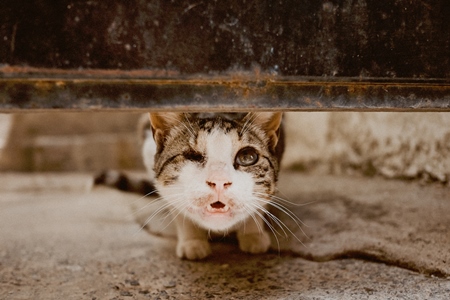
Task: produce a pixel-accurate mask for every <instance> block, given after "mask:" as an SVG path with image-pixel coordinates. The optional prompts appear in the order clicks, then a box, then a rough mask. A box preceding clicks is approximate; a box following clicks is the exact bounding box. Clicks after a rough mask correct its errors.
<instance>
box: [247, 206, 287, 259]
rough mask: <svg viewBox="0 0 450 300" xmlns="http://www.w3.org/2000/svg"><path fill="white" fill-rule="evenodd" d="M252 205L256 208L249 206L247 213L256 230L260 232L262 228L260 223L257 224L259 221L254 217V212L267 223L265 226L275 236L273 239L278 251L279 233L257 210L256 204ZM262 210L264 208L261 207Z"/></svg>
mask: <svg viewBox="0 0 450 300" xmlns="http://www.w3.org/2000/svg"><path fill="white" fill-rule="evenodd" d="M253 206H254V207H256V209H254V208H249V210H250V213H249V214H250V216H251V218H252V219H253V221H254V222H255V223H256V224H257V226H258V230H259V231H260V232H262V231H263V230H264V229H263V228H261V225H260V224H259V222H258V220H257V219H256V217H255V215H254V214H257V215H258V216H259V217H260V218H261V220H262V221H263V222H264V223H265V224H266V225H267V227H268V228H269V230H270V231H271V232H272V234H273V236H274V238H275V241H276V242H277V247H278V251H280V241H279V239H278V237H277V235H281V234H280V233H279V232H278V231H277V230H276V229H275V227H273V225H272V224H270V222H269V221H268V220H267V219H266V218H265V216H264V214H263V213H261V212H259V211H258V205H253ZM262 211H263V212H264V211H265V209H264V208H263V209H262ZM281 228H282V227H281Z"/></svg>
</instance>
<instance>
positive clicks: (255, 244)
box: [237, 216, 270, 254]
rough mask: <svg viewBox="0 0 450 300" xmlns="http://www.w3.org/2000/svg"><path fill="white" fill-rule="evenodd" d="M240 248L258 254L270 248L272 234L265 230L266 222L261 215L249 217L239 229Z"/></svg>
mask: <svg viewBox="0 0 450 300" xmlns="http://www.w3.org/2000/svg"><path fill="white" fill-rule="evenodd" d="M237 238H238V241H239V248H240V249H241V250H242V251H244V252H248V253H252V254H258V253H264V252H267V250H269V247H270V236H269V233H268V232H267V231H266V230H264V222H263V220H262V219H261V217H260V216H255V217H254V218H250V219H248V220H247V221H246V222H245V223H244V224H243V225H241V226H240V228H238V230H237Z"/></svg>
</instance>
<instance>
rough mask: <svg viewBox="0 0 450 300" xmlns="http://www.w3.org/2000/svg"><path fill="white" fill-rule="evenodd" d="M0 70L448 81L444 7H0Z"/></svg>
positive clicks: (119, 0)
mask: <svg viewBox="0 0 450 300" xmlns="http://www.w3.org/2000/svg"><path fill="white" fill-rule="evenodd" d="M0 63H1V64H9V65H26V66H33V67H47V68H64V69H68V68H119V69H170V70H175V71H179V72H181V73H182V74H192V73H215V72H222V71H226V70H241V69H251V68H261V69H262V70H263V71H267V72H273V73H277V74H281V75H306V76H324V75H328V76H362V77H420V78H448V77H450V5H449V3H448V0H421V1H415V0H334V1H319V0H297V1H293V0H285V1H273V0H252V1H250V0H247V1H244V0H241V1H212V0H211V1H195V2H188V1H175V0H173V1H169V0H159V1H158V0H128V1H125V0H110V1H106V0H89V1H88V0H79V1H75V0H71V1H69V0H59V1H54V0H0Z"/></svg>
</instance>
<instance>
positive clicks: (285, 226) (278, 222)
mask: <svg viewBox="0 0 450 300" xmlns="http://www.w3.org/2000/svg"><path fill="white" fill-rule="evenodd" d="M263 209H264V208H263ZM264 212H265V213H266V214H267V216H268V217H269V218H270V219H271V220H272V221H274V222H275V223H276V224H277V225H278V226H279V227H280V228H281V229H282V230H283V232H284V233H286V231H285V230H284V229H283V228H285V229H286V230H287V231H288V232H289V233H290V235H292V236H293V237H294V238H295V239H296V240H297V241H298V242H299V243H300V244H302V245H303V246H304V247H307V246H306V245H305V244H304V243H303V241H302V240H300V238H299V237H297V235H296V234H295V233H294V232H293V231H292V230H291V229H290V228H289V226H287V225H286V224H285V223H284V222H283V221H281V220H280V218H278V217H277V216H275V215H274V214H272V213H270V212H269V211H268V210H266V209H264ZM297 225H298V226H299V224H297ZM299 229H300V230H301V231H302V233H303V234H304V235H305V236H306V237H307V238H309V237H308V236H307V235H306V233H305V232H304V231H303V229H302V228H301V227H300V226H299ZM287 237H288V235H287V233H286V238H287Z"/></svg>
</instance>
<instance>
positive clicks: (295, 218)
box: [258, 198, 310, 244]
mask: <svg viewBox="0 0 450 300" xmlns="http://www.w3.org/2000/svg"><path fill="white" fill-rule="evenodd" d="M258 201H260V202H263V203H265V204H268V205H270V206H272V207H274V208H276V209H278V210H279V211H281V212H283V213H284V214H285V215H287V216H288V217H289V218H290V219H291V220H293V221H294V223H295V224H296V225H297V227H298V228H299V229H300V231H301V232H302V233H303V235H304V236H305V237H306V238H307V239H310V237H309V236H308V235H307V234H306V232H305V231H304V230H303V228H302V225H303V226H306V227H309V226H308V225H306V224H305V223H304V222H303V221H302V220H301V219H300V218H299V217H298V216H297V215H295V214H294V213H293V212H291V211H290V210H289V209H287V208H286V207H284V206H282V205H281V204H279V203H276V202H272V201H268V200H265V199H260V198H259V199H258ZM269 213H270V212H269ZM270 217H271V218H272V217H274V218H276V219H278V220H279V218H278V217H276V216H275V215H274V214H272V213H270ZM283 225H284V226H285V228H286V229H288V231H289V232H291V233H292V231H291V230H290V228H288V226H287V225H286V224H284V223H283ZM294 236H295V235H294ZM295 237H296V238H297V236H295ZM297 240H298V239H297ZM301 243H302V244H303V242H301Z"/></svg>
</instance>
